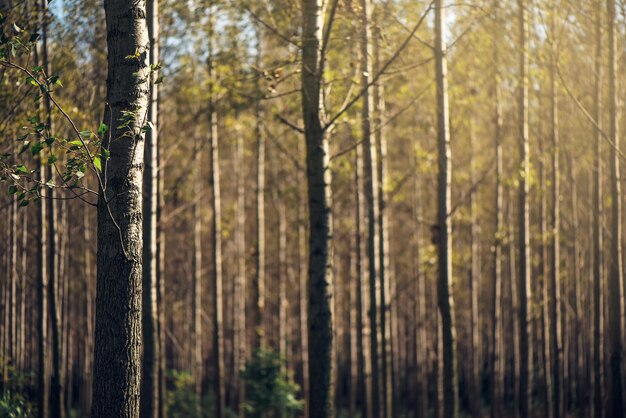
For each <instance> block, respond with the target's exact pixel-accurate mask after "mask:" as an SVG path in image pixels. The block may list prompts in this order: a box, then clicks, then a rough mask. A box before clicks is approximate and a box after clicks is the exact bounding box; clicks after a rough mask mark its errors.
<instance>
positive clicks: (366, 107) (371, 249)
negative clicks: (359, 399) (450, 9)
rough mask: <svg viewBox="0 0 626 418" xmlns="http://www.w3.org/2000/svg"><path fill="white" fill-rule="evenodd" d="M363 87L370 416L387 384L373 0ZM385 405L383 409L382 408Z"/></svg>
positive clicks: (364, 34)
mask: <svg viewBox="0 0 626 418" xmlns="http://www.w3.org/2000/svg"><path fill="white" fill-rule="evenodd" d="M361 13H362V14H361V68H362V72H361V87H362V88H363V89H365V91H364V93H363V105H362V108H361V124H362V135H363V157H364V159H363V174H364V175H363V184H364V188H365V189H364V195H365V205H366V210H367V244H366V246H367V260H368V280H369V286H368V290H369V309H368V316H369V328H370V330H369V331H370V335H369V343H370V348H369V355H370V356H369V360H370V362H371V365H370V374H371V382H372V393H371V395H372V399H371V403H372V407H371V409H368V411H369V412H368V413H369V414H370V415H369V416H371V417H382V416H384V411H385V408H384V404H383V405H381V403H383V401H384V399H385V398H384V387H382V388H381V382H380V378H381V377H380V372H381V370H382V367H381V365H380V364H379V347H378V342H379V332H380V330H379V321H378V309H379V307H380V303H379V302H380V301H379V299H380V295H381V293H380V290H381V283H380V281H379V273H380V258H379V254H380V251H379V249H380V248H379V244H380V242H379V238H378V236H379V229H378V212H379V206H378V185H377V183H378V181H377V177H378V173H377V171H376V166H377V164H376V160H377V159H376V144H375V141H373V140H372V129H371V122H372V120H371V112H372V111H373V110H374V96H373V95H372V94H371V93H370V92H369V90H368V89H367V87H368V86H369V84H370V77H371V76H372V68H373V67H372V63H371V60H370V58H371V56H372V52H373V51H372V48H371V46H370V41H371V38H372V36H371V29H370V21H371V3H370V0H361ZM381 408H382V411H381Z"/></svg>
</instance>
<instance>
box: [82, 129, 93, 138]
mask: <svg viewBox="0 0 626 418" xmlns="http://www.w3.org/2000/svg"><path fill="white" fill-rule="evenodd" d="M91 135H93V132H91V131H82V132H81V133H80V136H82V137H83V138H91Z"/></svg>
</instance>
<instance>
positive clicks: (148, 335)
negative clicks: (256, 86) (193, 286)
mask: <svg viewBox="0 0 626 418" xmlns="http://www.w3.org/2000/svg"><path fill="white" fill-rule="evenodd" d="M147 13H148V16H147V23H148V32H149V36H150V55H149V62H150V65H151V66H152V68H154V69H155V70H156V69H157V68H158V66H159V29H160V28H159V0H147ZM151 77H152V79H151V80H150V104H149V107H148V121H150V123H151V124H152V125H151V128H150V129H148V130H147V132H146V143H145V156H144V160H145V168H144V200H143V206H144V211H143V244H144V246H143V274H142V276H143V277H142V306H143V312H142V328H143V363H142V371H141V416H142V418H156V417H157V416H158V413H159V403H160V402H161V400H160V399H159V364H158V363H159V357H160V350H161V347H160V346H159V335H158V331H159V324H158V315H159V309H160V307H159V305H158V300H157V291H158V289H157V263H158V260H157V209H158V204H159V196H158V193H159V189H158V179H157V171H158V170H159V160H158V153H157V149H158V146H159V140H158V135H159V124H158V117H159V114H158V112H159V84H158V83H157V77H158V72H157V71H154V72H153V73H152V74H151Z"/></svg>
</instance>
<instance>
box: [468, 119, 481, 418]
mask: <svg viewBox="0 0 626 418" xmlns="http://www.w3.org/2000/svg"><path fill="white" fill-rule="evenodd" d="M469 124H470V127H469V136H470V149H469V153H470V187H474V186H473V185H474V184H475V175H476V174H475V171H476V162H475V157H474V141H475V138H474V120H473V116H470V121H469ZM469 199H470V202H469V206H470V253H471V254H470V256H471V261H470V277H469V279H470V280H469V281H470V283H469V289H470V356H469V357H470V361H469V363H470V364H469V369H470V373H469V385H470V387H469V391H468V392H469V397H470V408H471V413H472V416H473V417H474V418H480V417H481V414H482V401H481V396H480V363H481V359H480V332H481V329H480V318H479V317H478V297H479V293H480V289H479V288H480V278H481V264H480V226H479V225H478V213H477V212H478V208H477V203H476V191H472V192H470V197H469Z"/></svg>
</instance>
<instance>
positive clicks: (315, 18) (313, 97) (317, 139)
mask: <svg viewBox="0 0 626 418" xmlns="http://www.w3.org/2000/svg"><path fill="white" fill-rule="evenodd" d="M323 27H324V17H323V13H322V1H321V0H302V117H303V120H304V127H305V138H306V161H307V186H308V204H309V281H308V289H307V290H308V297H309V300H308V332H309V364H310V365H312V366H313V367H311V369H310V387H309V405H308V408H309V417H310V418H328V417H330V416H332V410H333V408H332V395H331V393H332V390H331V388H332V384H331V375H332V363H331V358H332V353H331V351H332V315H331V307H330V297H331V289H332V287H331V286H332V245H331V237H332V219H331V189H330V184H331V183H330V182H331V178H330V169H329V151H328V141H327V139H326V137H325V132H324V128H323V126H322V111H323V110H322V101H321V93H322V80H323V77H324V73H323V58H322V56H321V55H322V32H323Z"/></svg>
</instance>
